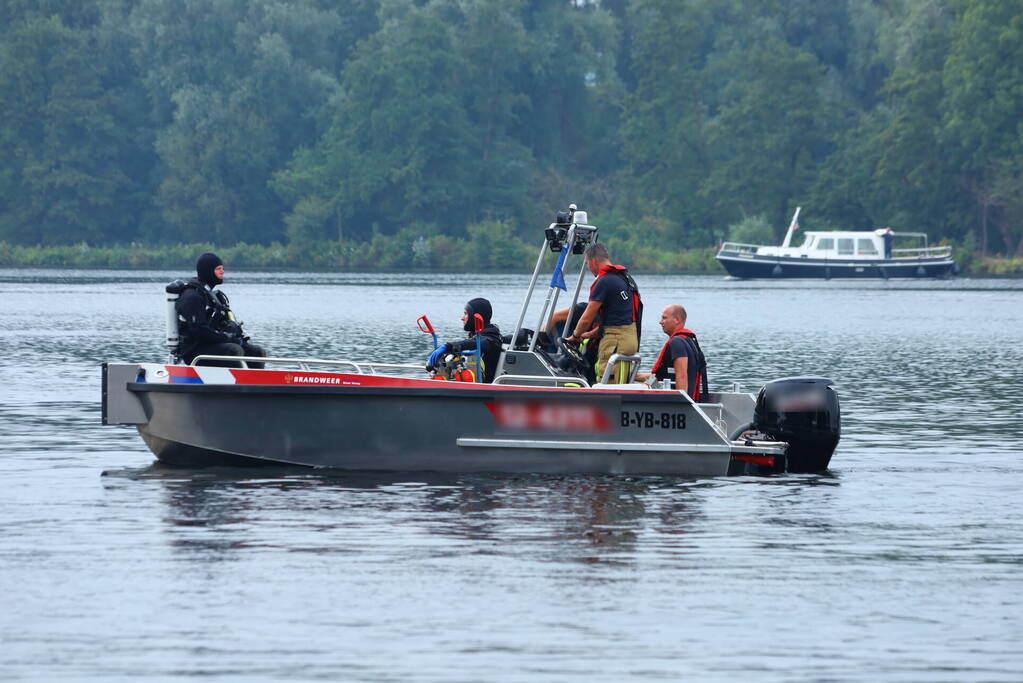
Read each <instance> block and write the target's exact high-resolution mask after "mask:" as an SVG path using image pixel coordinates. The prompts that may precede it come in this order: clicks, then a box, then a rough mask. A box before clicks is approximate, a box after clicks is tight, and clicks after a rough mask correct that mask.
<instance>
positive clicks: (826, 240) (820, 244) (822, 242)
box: [817, 237, 835, 251]
mask: <svg viewBox="0 0 1023 683" xmlns="http://www.w3.org/2000/svg"><path fill="white" fill-rule="evenodd" d="M834 248H835V238H834V237H822V238H820V239H819V240H817V249H818V250H820V251H831V250H832V249H834Z"/></svg>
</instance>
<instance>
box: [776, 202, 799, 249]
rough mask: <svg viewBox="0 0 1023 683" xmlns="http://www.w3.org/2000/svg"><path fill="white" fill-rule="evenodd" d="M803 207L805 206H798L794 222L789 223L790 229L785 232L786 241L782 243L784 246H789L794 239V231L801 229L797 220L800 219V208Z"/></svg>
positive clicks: (793, 217) (793, 216) (793, 218)
mask: <svg viewBox="0 0 1023 683" xmlns="http://www.w3.org/2000/svg"><path fill="white" fill-rule="evenodd" d="M801 208H803V207H801V206H797V207H796V213H795V214H793V215H792V222H791V223H789V231H788V232H786V233H785V241H784V242H782V243H781V246H783V247H787V246H789V243H790V242H791V241H792V233H793V231H795V230H798V229H799V224H798V223H797V221H798V220H799V210H800V209H801Z"/></svg>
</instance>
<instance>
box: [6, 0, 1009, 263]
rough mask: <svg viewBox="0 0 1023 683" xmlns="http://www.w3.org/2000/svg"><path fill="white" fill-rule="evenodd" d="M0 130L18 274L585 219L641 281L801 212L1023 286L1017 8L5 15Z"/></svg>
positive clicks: (182, 7) (947, 2)
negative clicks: (673, 262) (48, 256)
mask: <svg viewBox="0 0 1023 683" xmlns="http://www.w3.org/2000/svg"><path fill="white" fill-rule="evenodd" d="M0 112H2V118H0V159H2V161H0V242H3V243H5V244H7V245H8V247H5V249H6V251H5V252H4V253H5V254H7V255H8V257H9V256H10V254H11V253H13V252H11V249H12V248H18V249H22V250H24V249H26V248H28V247H31V246H43V247H60V246H61V245H90V246H92V247H96V246H108V245H130V244H133V243H141V244H146V245H151V246H153V247H154V248H155V247H160V246H161V245H163V246H166V247H168V248H169V247H170V246H171V245H175V244H199V243H209V244H215V245H220V246H230V245H237V244H241V243H245V244H248V245H257V246H259V247H260V248H261V249H263V251H262V252H260V253H264V254H271V255H272V254H279V253H283V254H294V253H298V251H300V250H302V249H306V250H309V249H316V250H318V251H322V252H323V253H330V254H335V255H337V258H336V260H335V261H334V263H336V264H342V265H344V264H350V265H353V267H354V266H357V265H360V264H364V263H365V262H367V261H370V260H372V259H374V258H377V256H376V254H378V253H379V254H381V256H380V258H392V257H389V256H385V255H386V254H387V253H388V250H387V249H386V248H383V247H382V246H381V245H386V244H388V243H391V244H395V245H398V248H405V247H407V251H409V253H408V254H405V255H404V256H402V257H401V258H400V259H398V261H397V262H396V263H395V264H394V265H395V267H400V266H402V265H406V264H405V260H408V265H411V266H414V267H419V266H423V267H429V266H430V265H431V263H434V264H435V262H437V263H440V262H443V263H452V262H457V261H458V259H459V258H462V257H461V256H457V257H456V256H453V255H452V254H454V253H455V252H458V251H459V250H463V251H465V253H466V254H473V253H478V250H480V249H483V250H488V251H487V255H486V256H484V257H482V258H483V262H485V263H487V264H489V265H490V266H496V265H500V264H503V263H504V262H505V261H506V260H509V259H513V258H518V256H517V254H518V253H519V252H520V251H523V250H522V249H521V247H520V245H521V244H523V243H528V244H532V242H533V241H535V240H533V239H532V236H535V235H538V233H539V230H540V229H542V228H543V227H544V226H545V225H546V224H547V223H548V222H549V221H550V220H551V217H552V215H553V211H554V210H556V209H558V208H563V206H564V205H565V204H567V203H568V202H570V201H573V202H576V203H578V204H579V205H580V206H581V207H583V208H586V209H587V210H588V211H589V212H590V216H591V218H593V219H594V221H595V222H597V223H598V224H599V225H600V226H601V227H602V228H603V229H604V231H605V234H606V235H608V236H613V238H614V240H615V243H616V246H617V248H618V249H619V250H620V251H622V252H625V253H629V254H633V255H636V257H637V258H643V255H644V254H649V253H657V252H660V253H665V254H670V253H673V252H679V253H681V252H682V251H683V250H703V249H706V248H707V247H710V246H712V245H714V244H715V243H717V242H718V241H720V240H722V239H726V238H728V237H730V236H732V237H734V236H735V235H736V234H739V233H741V228H742V226H744V225H746V226H748V225H749V224H750V222H751V221H753V222H757V221H759V222H760V223H766V224H767V225H768V226H770V228H769V230H770V231H773V234H769V235H766V236H765V238H775V239H776V238H778V237H779V236H780V234H781V232H782V231H783V229H784V227H785V225H786V224H787V219H788V216H789V215H790V214H791V212H792V211H793V210H794V208H795V206H797V205H801V206H803V207H804V209H803V214H802V218H801V225H802V227H806V228H814V229H827V228H844V229H872V228H876V227H881V226H885V225H891V226H893V227H894V228H895V229H896V230H900V229H901V230H912V231H925V232H928V233H929V234H930V235H931V236H932V238H933V239H934V240H935V241H937V240H939V239H947V240H950V241H953V242H955V243H957V244H959V245H961V246H962V247H963V248H965V249H966V250H968V251H976V252H978V253H979V254H981V255H988V254H1004V255H1006V256H1010V257H1016V258H1019V257H1023V0H829V1H828V2H820V1H819V0H758V1H757V2H749V1H748V0H6V2H4V3H3V4H0ZM504 238H511V239H510V240H508V244H509V245H510V246H506V247H505V251H506V252H507V253H497V252H495V253H493V254H491V253H490V250H494V249H498V248H499V247H498V245H499V243H500V242H501V241H502V239H504ZM523 240H524V241H525V242H523ZM260 245H261V246H260ZM321 245H328V246H321ZM329 245H332V246H329ZM374 245H377V246H374ZM400 245H405V247H401V246H400ZM417 245H418V246H417ZM75 248H76V249H78V248H79V247H77V246H76V247H75ZM417 249H418V251H417ZM87 252H88V249H87V248H86V251H82V250H81V249H79V251H78V252H74V253H76V254H80V253H87ZM19 253H20V252H19ZM26 253H29V252H26ZM52 253H57V252H52ZM69 253H71V252H69ZM112 253H113V252H112ZM240 253H241V252H240ZM700 253H701V254H703V252H700ZM438 254H443V256H438ZM89 258H92V257H89ZM267 258H269V259H270V260H273V259H275V258H277V257H276V256H273V257H272V258H271V257H270V256H267ZM699 258H700V262H701V263H703V262H705V260H706V259H705V258H704V255H701V256H700V257H699ZM417 259H418V260H417ZM431 259H432V260H431ZM465 259H467V262H468V263H474V262H477V261H474V260H473V258H472V257H470V256H466V257H465ZM285 260H287V259H285ZM392 260H393V258H392ZM526 260H527V261H528V260H529V258H527V259H526Z"/></svg>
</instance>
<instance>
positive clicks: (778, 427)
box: [102, 205, 841, 477]
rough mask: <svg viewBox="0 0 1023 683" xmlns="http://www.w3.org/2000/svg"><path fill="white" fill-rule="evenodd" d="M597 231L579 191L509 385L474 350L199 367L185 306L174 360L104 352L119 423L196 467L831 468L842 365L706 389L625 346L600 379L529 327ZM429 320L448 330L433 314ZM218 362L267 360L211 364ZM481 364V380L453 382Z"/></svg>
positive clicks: (552, 231)
mask: <svg viewBox="0 0 1023 683" xmlns="http://www.w3.org/2000/svg"><path fill="white" fill-rule="evenodd" d="M596 237H597V228H596V226H593V225H590V224H589V223H588V217H587V215H586V212H584V211H578V210H576V208H575V206H574V205H572V206H570V208H569V210H568V211H563V212H558V214H557V218H556V220H555V222H554V223H551V224H550V226H549V227H548V228H547V229H546V230H545V231H544V240H543V243H542V245H541V248H540V254H539V256H538V258H537V262H536V266H535V268H534V270H533V274H532V277H531V279H530V281H529V285H528V288H527V292H526V296H525V298H524V301H523V303H522V307H521V309H520V312H519V315H518V319H517V322H516V325H515V329H514V332H513V334H511V335H509V336H507V337H506V338H505V344H504V346H503V349H502V353H501V357H500V361H499V365H498V368H497V371H496V378H495V380H494V382H493V383H490V384H485V383H482V382H480V381H478V378H479V376H480V374H481V373H478V372H475V373H473V372H470V373H468V375H467V374H466V372H465V371H466V369H467V367H470V368H471V367H472V364H473V359H472V358H471V355H472V354H471V353H465V354H461V355H455V354H448V355H447V356H445V357H444V358H442V359H441V362H440V367H438V368H436V369H435V371H436V373H437V374H436V375H434V376H433V377H431V376H430V375H428V374H427V372H426V371H425V370H424V367H423V366H418V365H406V364H389V363H377V362H371V361H362V360H331V359H311V358H238V357H217V356H199V357H197V358H195V359H194V360H193V361H192V364H189V365H186V364H183V363H181V362H180V359H179V358H177V357H176V356H175V354H174V350H175V348H176V345H177V320H176V316H172V315H169V316H168V345H169V347H170V348H171V358H170V359H169V360H168V362H164V363H149V362H142V363H107V364H104V365H103V382H102V387H103V389H102V416H103V417H102V419H103V423H104V424H108V425H130V426H132V427H134V428H136V429H137V430H138V432H139V434H140V435H141V437H142V439H143V440H144V442H145V443H146V445H147V446H148V447H149V449H150V450H151V451H152V452H153V453H154V454H155V455H156V457H157V458H158V459H159V460H161V461H163V462H166V463H169V464H174V465H184V466H190V467H195V466H206V465H258V464H287V465H298V466H305V467H315V468H332V469H343V470H387V471H403V472H411V471H439V472H466V473H468V472H495V473H498V472H507V473H564V474H569V473H601V474H636V475H659V474H663V475H683V476H691V477H708V476H722V475H739V474H763V473H771V472H782V471H792V472H819V471H823V470H825V469H826V468H827V467H828V464H829V462H830V460H831V457H832V454H833V452H834V450H835V447H836V446H837V444H838V441H839V438H840V432H841V427H840V409H839V402H838V398H837V395H836V393H835V391H834V389H833V388H832V382H831V381H830V380H828V379H825V378H820V377H796V378H784V379H778V380H775V381H772V382H769V383H767V384H766V385H765V386H764V387H763V388H762V389H760V391H759V393H758V394H757V395H756V396H754V395H753V394H750V393H745V392H742V391H740V390H739V387H738V385H733V386H732V387H731V388H730V390H728V391H717V392H711V393H710V394H709V395H708V396H706V397H703V398H701V400H700V401H694V400H693V399H692V398H691V397H690V396H689V395H688V394H687V393H686V392H685V391H683V390H678V389H671V388H669V387H668V386H666V385H658V384H657V383H651V384H647V383H636V382H633V381H630V382H629V383H625V384H612V383H610V382H609V379H610V377H611V376H612V374H615V375H616V376H621V375H623V374H624V376H627V378H628V379H629V380H632V379H634V377H635V375H636V371H637V370H638V369H639V366H640V363H641V360H642V359H641V358H640V357H639V356H620V355H616V356H612V358H611V360H610V362H609V363H608V365H607V367H606V368H605V371H604V376H603V377H600V378H595V379H597V381H596V382H594V383H592V384H591V383H590V382H588V381H587V380H586V378H585V377H586V372H585V368H584V367H583V364H584V363H585V360H584V359H583V358H582V356H580V354H578V352H576V351H575V350H574V349H573V348H572V347H571V346H569V345H567V344H565V343H564V342H563V341H562V340H560V339H558V338H554V339H551V338H548V337H547V336H546V335H544V334H542V333H540V334H537V333H534V331H533V330H532V329H529V328H527V327H525V316H526V314H527V310H528V309H529V305H530V302H531V301H532V299H533V296H534V294H535V293H536V292H537V291H538V282H539V281H540V274H541V272H543V271H544V269H545V263H546V262H547V261H549V260H550V258H551V257H553V256H556V257H557V260H556V264H555V266H554V269H553V273H552V275H551V279H550V284H549V286H548V287H547V294H546V297H545V299H544V301H543V304H542V311H541V314H540V317H539V319H538V321H537V325H536V327H535V330H547V329H548V328H549V322H550V319H551V316H552V314H553V312H554V310H555V308H556V307H557V303H558V298H559V295H560V294H561V292H562V291H565V292H566V293H567V287H566V286H565V281H564V277H565V272H566V268H567V264H568V262H569V260H570V257H571V256H578V255H580V254H582V253H583V251H584V249H585V248H586V246H588V245H589V244H592V243H594V242H595V241H596ZM580 260H582V259H580ZM584 268H585V263H583V264H582V266H580V270H579V274H578V279H577V281H576V284H575V293H574V297H573V300H572V304H573V306H572V307H570V308H569V310H570V311H571V310H572V308H574V303H575V302H576V301H577V300H578V298H579V293H580V290H581V287H582V283H583V278H584V275H585V270H584ZM170 289H171V286H168V291H169V290H170ZM168 310H169V311H172V310H173V297H172V296H169V301H168ZM419 324H420V328H421V329H422V330H423V331H425V332H430V333H432V332H433V330H432V327H431V326H430V325H429V321H427V320H426V319H425V317H421V318H420V321H419ZM565 329H572V328H571V319H569V321H568V322H567V323H566V325H565ZM434 339H435V341H434V343H436V337H434ZM211 361H212V362H225V361H228V362H232V361H233V362H239V363H240V364H241V365H243V366H244V365H245V364H246V363H248V362H259V363H265V364H266V367H264V368H260V369H255V368H251V367H211V366H209V365H205V364H204V363H208V362H211ZM467 376H468V377H472V378H474V379H476V380H477V381H437V380H438V379H441V380H449V379H455V378H465V377H467Z"/></svg>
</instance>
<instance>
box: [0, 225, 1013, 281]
mask: <svg viewBox="0 0 1023 683" xmlns="http://www.w3.org/2000/svg"><path fill="white" fill-rule="evenodd" d="M483 243H486V241H485V240H483V239H477V240H475V244H483ZM607 245H608V249H609V250H610V252H611V256H612V258H613V260H614V261H616V262H617V263H624V264H626V265H628V266H629V267H630V268H631V269H632V270H633V271H635V272H638V273H684V274H721V273H723V271H722V269H721V267H720V265H718V263H717V261H716V260H715V259H714V254H715V252H716V249H715V248H714V247H706V248H703V249H681V250H664V249H659V248H656V247H650V246H641V245H638V244H636V243H634V242H631V241H627V240H614V239H612V240H608V243H607ZM537 246H538V245H535V244H526V243H525V242H524V241H522V240H520V239H517V238H503V239H502V240H501V241H500V242H498V243H496V244H493V245H491V247H490V248H488V249H483V248H481V247H478V246H474V244H473V243H470V242H467V241H466V240H460V239H455V238H452V237H448V236H445V235H439V236H433V237H415V238H402V237H398V238H385V237H383V236H382V235H378V236H376V237H374V238H373V239H372V240H370V241H368V242H321V243H316V244H309V245H302V246H299V245H293V244H289V245H284V244H276V243H274V244H270V245H259V244H244V243H242V244H236V245H233V246H215V245H213V244H175V245H141V244H130V245H112V246H102V247H96V246H90V245H88V244H76V245H62V246H46V247H43V246H17V245H11V244H7V243H4V242H0V267H14V268H110V269H122V268H138V269H147V268H152V269H166V270H191V269H192V267H193V266H194V264H195V259H196V257H197V256H198V255H199V254H201V253H203V252H204V251H214V252H216V253H217V254H219V255H220V257H221V258H223V259H224V262H225V263H226V264H227V265H228V267H230V268H243V269H248V270H264V269H265V270H277V269H288V270H313V271H353V272H373V271H380V272H389V271H445V272H528V271H530V270H531V269H532V267H533V264H534V263H535V262H536V256H537ZM956 261H957V263H959V265H960V268H961V270H962V273H963V274H964V275H976V276H995V277H1010V276H1023V258H1007V257H991V256H989V257H980V256H978V255H976V254H971V253H970V252H969V251H967V250H964V249H957V250H956Z"/></svg>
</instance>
